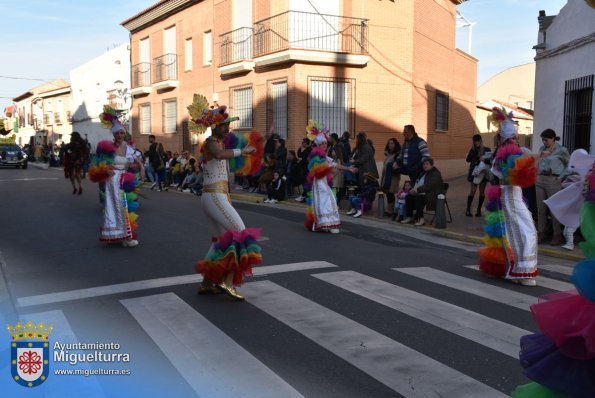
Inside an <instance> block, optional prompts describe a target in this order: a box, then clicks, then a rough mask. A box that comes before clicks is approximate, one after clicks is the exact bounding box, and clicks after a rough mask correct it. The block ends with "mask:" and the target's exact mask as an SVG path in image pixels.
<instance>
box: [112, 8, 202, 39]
mask: <svg viewBox="0 0 595 398" xmlns="http://www.w3.org/2000/svg"><path fill="white" fill-rule="evenodd" d="M200 1H202V0H162V1H160V2H158V3H155V4H153V5H152V6H151V7H149V8H147V9H145V10H143V11H141V12H140V13H138V14H136V15H135V16H133V17H130V18H128V19H126V20H125V21H123V22H122V23H120V25H122V26H123V27H124V28H126V29H127V30H128V31H129V32H131V33H134V32H136V31H138V30H140V29H142V28H145V27H146V26H149V25H152V24H154V23H155V22H158V21H160V20H162V19H165V18H166V17H168V16H170V15H172V14H175V13H177V12H179V11H181V10H183V9H184V8H187V7H190V6H191V5H193V4H196V3H198V2H200Z"/></svg>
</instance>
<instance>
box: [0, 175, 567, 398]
mask: <svg viewBox="0 0 595 398" xmlns="http://www.w3.org/2000/svg"><path fill="white" fill-rule="evenodd" d="M143 196H145V197H143V198H141V208H140V209H139V215H140V217H139V220H138V223H139V225H140V228H139V241H140V243H141V244H140V245H139V246H138V247H136V248H123V247H120V246H118V245H104V244H102V243H100V242H99V241H98V234H99V225H100V222H101V207H100V205H99V202H98V196H97V187H96V186H94V184H92V183H90V182H89V181H84V192H83V195H81V196H79V195H72V194H71V188H70V184H69V183H68V181H66V180H64V179H63V176H62V174H61V170H56V169H49V170H40V169H36V168H33V167H32V168H29V169H28V170H13V169H0V209H1V213H0V214H1V216H0V226H1V227H0V265H1V270H2V279H0V305H1V307H0V308H1V310H2V313H1V316H0V321H1V322H3V323H4V324H12V325H14V324H15V323H16V322H17V321H18V320H22V321H25V322H26V321H28V320H32V321H33V322H35V323H37V322H45V323H52V324H53V325H54V331H53V332H52V334H51V335H50V342H51V347H50V353H49V355H50V356H51V358H52V360H51V361H50V367H51V373H50V375H49V376H48V379H47V381H45V382H44V383H43V384H42V385H41V386H39V387H34V388H30V389H26V388H25V387H21V386H20V385H18V384H17V383H15V382H14V381H12V380H11V377H12V376H11V362H10V355H11V354H10V343H9V341H10V335H9V334H8V333H3V335H2V337H1V339H0V344H1V345H0V389H1V390H2V391H3V394H2V396H5V395H4V392H7V393H8V395H6V396H11V397H13V396H14V397H20V396H23V397H33V396H40V397H46V396H48V397H49V396H60V397H70V396H72V397H86V396H88V397H103V396H106V397H120V396H122V397H124V396H127V397H136V396H137V395H138V396H139V397H140V396H143V397H161V396H168V397H197V396H204V397H230V396H234V397H240V396H246V397H257V396H258V397H260V396H262V397H286V396H306V397H441V396H443V397H478V396H482V397H492V396H493V397H499V396H508V395H509V394H510V392H511V391H512V390H513V389H514V388H515V387H516V386H517V385H519V384H525V383H527V382H529V381H528V380H527V379H526V378H525V377H524V376H523V374H522V369H521V367H520V365H519V362H518V358H517V357H518V356H517V353H518V338H519V337H520V336H522V335H523V334H526V333H529V332H534V331H536V330H537V328H536V325H535V323H534V321H533V319H532V317H531V315H530V312H529V311H528V306H529V305H530V304H531V303H533V302H536V301H537V297H538V296H540V295H542V294H545V293H550V292H552V291H553V290H559V289H564V288H566V287H568V285H567V284H566V283H565V282H564V281H561V280H559V279H556V278H542V279H541V280H540V286H538V287H535V288H527V287H523V286H517V285H513V284H510V283H507V282H505V281H501V280H494V279H487V278H485V277H483V276H482V275H480V274H479V272H478V271H477V270H476V269H473V268H472V267H469V266H473V265H475V264H477V256H476V253H475V250H476V249H475V248H474V247H470V246H467V245H463V244H460V243H456V242H451V241H448V240H446V239H441V238H438V237H435V236H433V235H430V234H427V233H419V232H418V231H414V230H413V228H407V227H403V226H399V227H391V226H388V227H387V226H379V225H377V224H376V223H374V222H371V221H369V220H364V219H358V220H353V219H352V220H348V221H347V222H346V223H345V224H344V228H343V229H342V231H341V233H340V234H338V235H331V234H323V233H312V232H308V231H306V230H305V229H304V227H303V218H304V217H303V214H302V213H301V209H296V208H294V207H290V206H278V205H266V204H252V203H236V208H237V209H238V210H239V212H240V215H241V216H242V218H243V219H244V222H245V224H246V225H247V226H249V227H261V228H262V230H263V232H262V234H263V239H262V241H261V243H262V247H263V255H264V262H263V264H262V266H261V267H258V268H255V276H254V277H253V278H250V279H249V281H248V283H246V284H245V285H244V286H243V287H241V288H240V289H239V290H240V291H241V292H242V293H244V294H245V295H246V298H247V299H246V301H245V302H235V301H232V300H231V299H229V298H228V297H226V296H223V295H217V296H209V297H205V296H200V297H199V296H197V295H196V287H197V284H198V283H197V281H198V280H199V279H197V276H196V275H195V274H194V270H193V267H194V264H195V263H196V261H197V260H199V259H200V258H201V257H202V256H203V255H204V254H205V252H206V250H207V248H208V246H209V244H210V236H211V234H210V230H209V228H208V224H207V223H206V221H205V219H204V215H203V213H202V211H201V210H200V199H199V198H198V197H196V196H193V195H190V194H181V193H177V192H154V191H149V190H147V189H144V190H143ZM554 276H556V275H554ZM550 277H551V275H550ZM546 286H547V287H546ZM503 301H504V302H503ZM96 342H99V343H116V344H119V347H120V348H119V350H105V349H104V350H99V351H102V352H103V353H108V354H111V353H120V354H128V355H129V361H128V362H127V361H124V360H116V361H112V362H101V361H98V360H97V358H96V357H94V358H92V359H94V360H91V361H88V360H87V361H79V362H78V363H76V364H70V363H68V362H67V361H62V360H61V358H60V357H59V355H60V351H59V349H57V348H56V347H55V346H54V344H55V343H60V344H65V343H96ZM95 351H97V349H95V350H93V349H92V350H86V351H85V350H76V349H71V350H70V351H69V353H84V354H88V353H92V354H93V353H94V352H95ZM56 355H58V357H56ZM62 359H63V358H62ZM120 359H122V357H120ZM100 368H101V369H112V370H119V371H121V370H124V371H125V372H128V371H130V372H131V374H130V375H91V376H83V375H69V376H65V375H57V374H55V373H54V371H55V370H59V369H62V370H66V371H68V370H73V369H74V370H79V372H80V371H81V370H85V369H87V371H89V372H90V371H93V370H97V371H98V369H100Z"/></svg>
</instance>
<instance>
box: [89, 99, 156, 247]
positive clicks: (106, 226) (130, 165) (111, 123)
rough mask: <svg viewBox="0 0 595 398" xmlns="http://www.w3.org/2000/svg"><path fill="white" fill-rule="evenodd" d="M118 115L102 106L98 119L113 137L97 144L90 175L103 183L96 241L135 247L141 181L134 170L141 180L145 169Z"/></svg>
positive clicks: (108, 107) (136, 242)
mask: <svg viewBox="0 0 595 398" xmlns="http://www.w3.org/2000/svg"><path fill="white" fill-rule="evenodd" d="M119 117H120V114H119V113H118V112H117V111H116V110H115V109H113V108H111V107H110V106H108V105H106V106H104V112H103V113H102V114H101V115H100V116H99V118H100V120H101V124H102V126H103V127H105V128H109V129H110V130H111V132H112V134H113V136H114V139H113V141H109V140H103V141H100V142H99V143H98V144H97V150H96V151H95V153H96V155H95V158H94V160H93V163H94V164H93V166H92V167H91V168H90V169H89V178H90V179H91V181H93V182H100V183H103V185H104V190H105V191H104V194H105V202H104V204H105V207H104V210H103V225H102V226H101V228H100V238H99V240H101V241H103V242H109V243H111V242H121V243H122V246H124V247H135V246H137V245H138V240H137V236H136V229H137V224H136V219H137V218H138V216H137V215H136V213H135V210H136V209H137V208H138V203H137V199H138V195H137V193H136V191H137V188H136V187H137V186H138V185H139V183H140V182H139V178H137V175H136V172H137V171H138V172H140V180H143V179H144V174H145V171H144V166H143V161H142V155H141V153H140V152H139V151H138V150H137V149H136V148H134V147H133V146H132V145H131V144H130V143H128V142H127V141H126V136H127V131H126V127H125V126H124V125H123V124H122V122H121V121H120V120H119Z"/></svg>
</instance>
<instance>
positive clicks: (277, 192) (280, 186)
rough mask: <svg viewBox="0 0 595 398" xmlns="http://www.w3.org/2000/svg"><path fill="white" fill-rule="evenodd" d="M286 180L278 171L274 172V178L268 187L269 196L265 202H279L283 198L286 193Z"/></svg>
mask: <svg viewBox="0 0 595 398" xmlns="http://www.w3.org/2000/svg"><path fill="white" fill-rule="evenodd" d="M284 183H285V181H283V179H282V178H281V175H280V174H279V172H278V171H275V172H274V173H273V179H272V180H271V182H270V183H269V186H268V188H267V197H268V199H265V201H264V203H277V202H279V201H280V200H283V196H284V193H285V184H284Z"/></svg>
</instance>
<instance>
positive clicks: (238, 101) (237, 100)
mask: <svg viewBox="0 0 595 398" xmlns="http://www.w3.org/2000/svg"><path fill="white" fill-rule="evenodd" d="M231 98H232V104H233V108H232V111H233V112H232V113H230V115H231V116H239V118H240V120H238V121H237V122H233V123H232V125H231V127H232V128H234V129H250V128H252V86H249V87H240V88H234V89H231Z"/></svg>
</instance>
